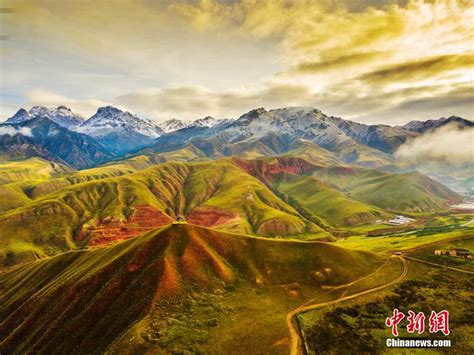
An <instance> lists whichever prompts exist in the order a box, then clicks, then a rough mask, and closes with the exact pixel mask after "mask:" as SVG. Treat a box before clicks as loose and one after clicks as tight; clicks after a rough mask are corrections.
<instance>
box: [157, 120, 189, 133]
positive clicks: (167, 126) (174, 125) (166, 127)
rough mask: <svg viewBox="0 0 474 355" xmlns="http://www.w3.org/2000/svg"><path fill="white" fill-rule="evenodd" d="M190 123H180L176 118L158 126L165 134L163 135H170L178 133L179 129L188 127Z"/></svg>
mask: <svg viewBox="0 0 474 355" xmlns="http://www.w3.org/2000/svg"><path fill="white" fill-rule="evenodd" d="M190 124H191V123H190V122H188V121H181V120H178V119H176V118H172V119H170V120H167V121H165V122H162V123H160V124H159V125H158V126H159V127H160V128H161V129H162V130H163V131H164V132H165V133H170V132H174V131H178V130H180V129H183V128H186V127H188V126H189V125H190Z"/></svg>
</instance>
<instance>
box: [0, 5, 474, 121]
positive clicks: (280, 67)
mask: <svg viewBox="0 0 474 355" xmlns="http://www.w3.org/2000/svg"><path fill="white" fill-rule="evenodd" d="M5 4H6V6H8V7H13V8H15V13H14V14H9V15H8V16H4V17H5V18H4V19H2V20H4V23H2V24H4V26H3V29H2V31H4V32H5V33H6V34H7V35H8V36H9V40H8V41H3V42H4V43H2V49H1V51H0V55H1V56H2V58H1V59H2V72H3V75H2V81H1V83H0V85H1V89H2V90H0V91H2V100H1V105H0V109H2V115H3V116H5V117H6V113H4V112H3V111H5V110H7V111H8V112H9V113H10V111H14V108H13V106H12V105H14V106H17V105H30V103H33V102H34V104H47V105H51V104H54V105H57V104H59V102H60V101H61V103H62V104H65V105H67V106H71V107H72V108H73V109H74V110H76V111H78V112H80V113H83V114H85V115H90V114H92V113H93V111H94V110H95V109H96V107H97V106H101V105H103V104H105V103H115V104H116V105H123V106H124V107H126V108H128V109H129V110H133V111H135V112H137V113H139V114H143V115H147V116H151V117H154V118H160V119H161V118H169V117H170V116H175V117H188V118H194V117H196V116H197V117H199V116H202V115H207V114H211V115H216V116H236V115H239V114H240V113H242V112H245V111H246V110H248V109H251V108H253V107H259V106H267V107H278V106H288V105H308V104H310V105H313V106H317V107H319V108H321V109H323V110H325V111H326V112H327V113H329V114H335V115H339V116H344V117H350V118H353V119H358V118H360V119H363V120H366V121H367V122H383V123H393V122H397V123H399V122H402V121H408V120H411V119H414V118H420V119H422V118H424V117H426V115H427V112H426V111H425V110H426V106H427V105H428V102H430V101H431V102H437V99H441V98H442V101H438V102H440V103H441V104H442V107H443V110H444V109H446V110H447V109H449V110H451V112H447V113H445V112H443V113H442V114H441V113H440V115H446V114H448V115H451V114H455V115H462V114H464V113H466V112H467V113H469V111H468V110H467V106H466V105H467V104H466V101H465V100H464V99H463V98H462V97H460V96H459V95H457V93H454V92H453V95H454V96H452V97H451V98H450V97H449V96H446V94H448V93H450V92H452V91H453V90H452V88H455V87H459V86H462V85H467V84H470V83H471V81H472V60H473V58H472V57H473V51H472V41H473V40H474V35H473V33H472V18H473V16H474V6H473V4H472V1H467V0H338V1H334V0H321V1H313V0H291V1H288V0H271V1H270V0H261V1H260V0H235V1H227V0H199V1H197V0H176V1H172V0H162V1H149V0H117V2H116V4H114V6H110V4H109V1H107V0H94V1H93V0H83V1H47V0H23V1H21V2H18V1H13V0H6V2H5ZM433 87H436V90H433V89H432V88H433ZM41 91H44V92H46V93H47V95H44V93H41ZM3 93H5V94H3ZM54 95H56V97H54ZM285 95H286V96H285ZM41 100H44V102H42V101H41ZM425 103H426V104H425ZM396 110H399V111H396ZM431 112H432V110H431V111H430V116H431Z"/></svg>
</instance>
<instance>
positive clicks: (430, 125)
mask: <svg viewBox="0 0 474 355" xmlns="http://www.w3.org/2000/svg"><path fill="white" fill-rule="evenodd" d="M447 124H455V125H456V126H457V127H458V128H460V129H463V128H469V127H474V122H472V121H468V120H466V119H464V118H461V117H457V116H451V117H448V118H446V117H443V118H440V119H437V120H427V121H410V122H408V123H407V124H406V125H404V126H402V128H404V129H406V130H409V131H412V132H419V133H425V132H428V131H434V130H435V129H437V128H440V127H442V126H445V125H447Z"/></svg>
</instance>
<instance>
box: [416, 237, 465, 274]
mask: <svg viewBox="0 0 474 355" xmlns="http://www.w3.org/2000/svg"><path fill="white" fill-rule="evenodd" d="M455 248H458V249H467V250H469V251H470V252H471V255H474V236H473V238H469V239H463V240H455V241H450V242H447V243H442V244H438V245H431V246H427V247H426V248H421V249H418V250H415V251H414V252H412V253H410V254H409V255H410V256H412V257H414V258H417V259H421V260H424V261H428V262H431V263H435V264H439V265H445V266H450V267H454V268H458V269H464V270H469V271H474V260H473V259H467V258H460V257H453V256H449V255H446V254H443V255H435V254H434V251H435V250H442V251H444V252H447V251H449V250H452V249H455Z"/></svg>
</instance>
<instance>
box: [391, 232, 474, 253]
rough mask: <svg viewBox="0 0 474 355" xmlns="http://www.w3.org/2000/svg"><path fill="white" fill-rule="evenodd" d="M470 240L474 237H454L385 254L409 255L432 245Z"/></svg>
mask: <svg viewBox="0 0 474 355" xmlns="http://www.w3.org/2000/svg"><path fill="white" fill-rule="evenodd" d="M471 238H474V235H468V236H464V237H455V238H452V239H443V240H438V241H436V242H432V243H426V244H422V245H418V246H416V247H413V248H409V249H401V250H392V251H389V252H387V253H388V254H395V253H403V254H405V253H411V252H414V251H417V250H420V249H424V248H429V247H431V246H433V245H439V244H446V243H451V242H457V241H460V240H466V239H471Z"/></svg>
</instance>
